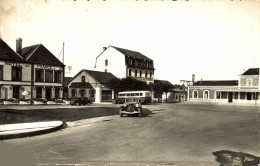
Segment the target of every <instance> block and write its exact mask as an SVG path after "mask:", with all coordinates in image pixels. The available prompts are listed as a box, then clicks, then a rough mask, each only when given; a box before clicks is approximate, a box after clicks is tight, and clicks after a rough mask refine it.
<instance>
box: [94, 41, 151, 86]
mask: <svg viewBox="0 0 260 166" xmlns="http://www.w3.org/2000/svg"><path fill="white" fill-rule="evenodd" d="M95 69H96V70H99V71H103V72H110V73H112V74H113V75H115V76H116V77H118V78H126V77H132V78H135V79H138V80H141V81H145V82H147V83H153V82H154V70H155V68H154V63H153V60H152V59H150V58H148V57H147V56H145V55H143V54H142V53H140V52H136V51H132V50H128V49H124V48H119V47H115V46H108V47H107V48H106V47H104V48H103V52H102V53H101V54H100V55H98V57H97V58H96V64H95Z"/></svg>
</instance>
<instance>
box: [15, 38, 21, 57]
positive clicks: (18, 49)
mask: <svg viewBox="0 0 260 166" xmlns="http://www.w3.org/2000/svg"><path fill="white" fill-rule="evenodd" d="M16 52H17V53H18V54H19V55H22V38H18V39H16Z"/></svg>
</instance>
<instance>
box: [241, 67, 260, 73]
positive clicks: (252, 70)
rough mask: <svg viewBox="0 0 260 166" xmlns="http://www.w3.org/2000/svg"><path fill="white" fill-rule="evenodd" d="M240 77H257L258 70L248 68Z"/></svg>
mask: <svg viewBox="0 0 260 166" xmlns="http://www.w3.org/2000/svg"><path fill="white" fill-rule="evenodd" d="M242 75H259V68H250V69H248V70H247V71H245V72H244V73H243V74H242Z"/></svg>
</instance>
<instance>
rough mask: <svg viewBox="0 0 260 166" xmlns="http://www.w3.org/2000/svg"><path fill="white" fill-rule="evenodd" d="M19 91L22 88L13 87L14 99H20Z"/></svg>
mask: <svg viewBox="0 0 260 166" xmlns="http://www.w3.org/2000/svg"><path fill="white" fill-rule="evenodd" d="M19 90H20V87H18V86H14V87H13V98H16V99H19Z"/></svg>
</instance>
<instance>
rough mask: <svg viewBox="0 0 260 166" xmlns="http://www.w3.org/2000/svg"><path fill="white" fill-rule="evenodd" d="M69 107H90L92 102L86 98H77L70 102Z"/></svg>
mask: <svg viewBox="0 0 260 166" xmlns="http://www.w3.org/2000/svg"><path fill="white" fill-rule="evenodd" d="M70 104H71V105H90V104H92V102H91V101H90V100H89V99H88V98H87V97H77V98H73V99H71V100H70Z"/></svg>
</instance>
